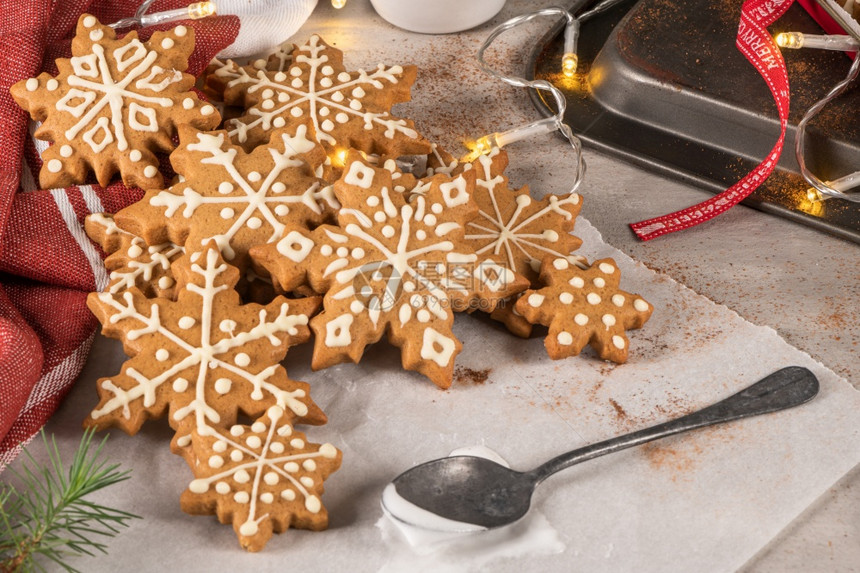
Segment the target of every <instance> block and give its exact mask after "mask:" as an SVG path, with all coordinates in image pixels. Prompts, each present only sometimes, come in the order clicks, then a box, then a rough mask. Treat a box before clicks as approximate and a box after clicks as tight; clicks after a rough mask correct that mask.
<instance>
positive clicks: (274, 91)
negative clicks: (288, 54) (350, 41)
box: [209, 36, 430, 157]
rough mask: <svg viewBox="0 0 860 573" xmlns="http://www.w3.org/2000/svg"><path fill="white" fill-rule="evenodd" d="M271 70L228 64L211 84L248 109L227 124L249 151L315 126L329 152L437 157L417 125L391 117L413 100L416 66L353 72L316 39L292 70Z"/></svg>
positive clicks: (298, 51) (300, 51) (256, 65)
mask: <svg viewBox="0 0 860 573" xmlns="http://www.w3.org/2000/svg"><path fill="white" fill-rule="evenodd" d="M269 67H274V66H263V62H262V61H260V62H255V63H254V64H252V65H250V66H238V65H236V64H235V63H234V62H232V61H229V60H228V61H227V62H226V63H224V64H223V65H221V66H220V67H216V68H215V70H214V71H213V72H212V73H211V74H210V76H209V77H210V78H212V80H210V82H209V83H210V84H212V83H213V82H214V83H216V84H221V85H223V86H224V88H223V93H224V100H225V102H226V103H228V104H231V105H243V106H244V107H245V108H246V110H247V113H246V115H244V116H242V117H240V118H237V119H235V120H231V121H229V122H227V124H226V127H227V128H228V129H229V133H230V136H231V137H232V138H233V139H234V141H236V142H238V143H240V144H242V145H243V146H245V147H246V148H250V147H253V146H255V145H259V144H260V143H264V142H265V141H266V140H267V139H268V132H269V131H270V130H272V129H279V128H282V127H284V126H289V125H293V124H294V123H296V122H307V121H310V122H311V125H312V127H313V133H314V134H315V137H316V139H317V141H319V142H320V143H321V144H323V146H325V148H326V151H327V152H328V153H329V154H331V153H332V152H333V151H334V150H335V149H336V148H341V149H348V148H355V149H359V150H361V151H364V152H366V153H377V154H379V155H383V156H392V157H397V156H400V155H410V154H426V153H429V152H430V144H429V142H427V141H426V140H425V139H424V138H423V137H421V136H420V135H419V134H418V132H417V131H415V129H414V128H413V125H412V122H411V121H409V120H405V119H400V118H396V117H393V116H392V115H391V114H390V113H389V112H390V109H391V106H392V105H394V104H395V103H399V102H404V101H408V100H409V91H410V87H411V85H412V83H413V82H414V81H415V76H416V74H417V70H416V68H415V67H414V66H405V67H401V66H392V67H385V66H384V65H382V64H379V65H378V66H377V67H376V69H375V70H373V71H370V72H367V71H364V70H359V71H357V72H348V71H346V68H345V67H344V65H343V53H342V52H341V51H340V50H337V49H335V48H332V47H331V46H329V45H327V44H326V43H325V42H324V41H323V40H321V39H320V38H319V36H311V38H310V40H309V41H308V42H307V43H306V44H304V45H302V46H299V47H298V48H296V49H295V51H294V52H293V58H292V64H291V65H290V66H289V67H288V68H287V69H286V70H278V71H275V70H271V69H268V68H269ZM217 89H218V88H216V90H217Z"/></svg>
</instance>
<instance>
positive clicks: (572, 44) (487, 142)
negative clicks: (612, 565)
mask: <svg viewBox="0 0 860 573" xmlns="http://www.w3.org/2000/svg"><path fill="white" fill-rule="evenodd" d="M622 1H624V0H602V1H600V2H598V3H597V4H595V5H594V6H593V7H591V8H590V9H588V10H586V11H584V12H582V13H580V14H574V13H572V12H571V11H569V10H565V9H564V8H556V7H551V8H544V9H541V10H537V11H535V12H530V13H528V14H523V15H521V16H517V17H515V18H511V19H510V20H507V21H505V22H502V23H501V24H499V25H498V26H496V27H495V28H494V29H493V30H492V31H491V32H490V34H489V35H488V36H487V38H486V40H484V42H483V43H482V44H481V47H480V48H479V49H478V52H477V54H476V59H477V61H478V65H479V66H480V68H481V69H482V70H483V71H484V72H486V73H487V74H489V75H490V76H492V77H494V78H496V79H498V80H500V81H502V82H504V83H506V84H508V85H510V86H513V87H521V88H528V89H535V90H538V91H544V92H548V93H549V95H550V96H552V99H553V100H554V101H555V109H556V113H555V114H554V115H551V116H549V117H545V118H542V119H539V120H537V121H533V122H530V123H527V124H525V125H521V126H518V127H514V128H511V129H508V130H505V131H501V132H493V133H489V134H487V135H484V136H481V137H479V138H477V139H475V140H474V141H471V142H467V144H466V146H467V147H468V148H469V149H470V152H469V153H468V154H467V155H465V156H464V157H462V158H461V161H473V160H474V159H476V158H477V157H478V156H480V155H482V154H486V153H489V152H490V151H491V150H492V149H493V148H501V147H504V146H506V145H509V144H511V143H514V142H516V141H520V140H522V139H527V138H531V137H534V136H536V135H543V134H548V133H552V132H554V131H559V132H560V133H561V134H562V135H563V136H564V137H565V139H567V141H568V142H569V143H570V145H571V147H572V148H573V151H574V154H575V157H576V165H577V169H576V175H575V178H574V182H573V185H572V190H576V189H577V188H578V187H579V185H580V184H581V182H582V180H583V178H584V176H585V160H584V159H583V155H582V142H581V141H580V139H579V138H578V137H577V136H576V135H575V134H574V133H573V130H572V129H571V128H570V126H568V125H567V124H566V123H564V113H565V110H566V106H567V101H566V98H565V97H564V94H563V93H562V92H561V90H559V89H558V88H557V87H556V86H554V85H553V84H552V83H551V82H548V81H546V80H527V79H525V78H522V77H519V76H514V75H510V74H504V73H501V72H499V71H497V70H495V69H493V68H492V67H490V66H489V65H488V64H487V62H486V61H485V59H484V54H485V52H486V51H487V50H488V49H489V48H490V47H491V46H492V44H493V42H494V41H495V40H496V39H497V38H498V37H499V36H501V35H502V34H504V33H505V32H507V31H509V30H512V29H513V28H516V27H518V26H522V25H524V24H527V23H528V22H531V21H532V20H534V19H536V18H542V17H547V16H554V17H561V19H562V22H563V25H564V43H563V55H562V59H561V72H562V74H563V75H564V76H565V77H568V78H571V77H573V76H574V75H575V74H576V70H577V67H578V65H579V57H578V55H577V44H578V40H579V31H580V26H581V24H582V23H583V22H585V21H587V20H589V19H590V18H593V17H594V16H597V15H598V14H601V13H603V12H605V11H606V10H608V9H610V8H612V7H613V6H615V5H616V4H619V3H620V2H622ZM153 2H154V0H145V1H144V2H143V3H142V4H141V6H140V8H138V10H137V12H136V13H135V15H134V16H133V17H131V18H124V19H122V20H120V21H118V22H114V23H113V24H111V26H112V27H114V28H128V27H131V26H150V25H152V24H159V23H164V22H172V21H176V20H182V19H185V18H192V19H199V18H205V17H206V16H210V15H212V14H215V12H216V4H215V2H195V3H193V4H190V5H189V6H188V7H187V8H179V9H175V10H168V11H165V12H156V13H153V14H147V11H148V10H149V8H150V7H151V5H152V3H153ZM346 2H347V0H331V3H332V6H333V7H334V8H337V9H340V8H343V7H344V6H345V5H346ZM774 40H775V42H776V44H777V45H778V46H779V47H780V48H786V49H802V48H813V49H823V50H837V51H842V52H857V51H858V50H860V41H858V40H857V39H856V38H854V37H853V36H850V35H816V34H804V33H801V32H782V33H780V34H777V35H776V37H775V38H774ZM858 74H860V57H856V58H854V62H853V63H852V65H851V67H850V69H849V71H848V74H847V75H846V77H845V79H844V80H842V81H841V82H839V83H838V84H836V85H835V86H833V88H831V89H830V91H828V92H827V94H826V95H825V96H824V97H823V98H821V99H820V100H819V101H817V102H816V103H815V104H814V105H813V106H812V107H810V108H809V109H808V110H807V111H806V113H805V114H804V116H803V118H802V119H801V121H800V123H799V124H798V128H797V136H796V139H795V156H796V159H797V163H798V166H799V167H800V172H801V175H802V176H803V178H804V180H805V181H806V182H807V183H808V184H809V185H810V186H811V187H810V188H809V189H808V190H807V197H808V199H809V200H810V201H823V200H825V199H828V198H834V197H838V198H840V199H845V200H847V201H852V202H860V194H852V193H851V191H852V190H853V189H854V188H856V187H858V186H860V171H856V172H854V173H850V174H848V175H846V176H844V177H840V178H838V179H835V180H832V181H822V180H821V179H819V178H818V177H817V176H816V175H815V174H814V173H812V171H811V170H810V169H809V168H808V166H807V164H806V160H805V157H806V146H807V143H806V139H807V138H806V128H807V126H808V125H809V123H810V122H811V121H812V119H814V118H815V116H816V115H817V114H818V113H819V112H820V111H821V110H822V109H823V108H824V107H825V106H826V105H827V104H828V103H830V102H831V101H832V100H833V99H835V98H836V97H838V96H839V95H840V94H842V93H843V92H844V91H845V90H846V89H847V88H848V86H849V85H851V84H852V83H853V82H854V80H855V79H856V78H857V76H858Z"/></svg>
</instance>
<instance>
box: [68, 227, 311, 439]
mask: <svg viewBox="0 0 860 573" xmlns="http://www.w3.org/2000/svg"><path fill="white" fill-rule="evenodd" d="M174 272H175V273H176V276H177V280H178V283H179V285H178V286H179V290H178V295H177V301H176V302H172V301H169V300H165V299H147V298H145V297H144V296H143V295H142V293H141V292H140V291H139V290H137V289H135V288H132V289H130V290H127V291H123V292H121V293H116V294H112V293H110V292H105V293H92V294H90V296H89V298H88V301H87V302H88V305H89V307H90V309H91V310H92V311H93V313H94V314H95V315H96V316H97V317H98V318H99V320H100V322H101V323H102V325H103V332H104V334H105V335H106V336H113V337H117V338H122V340H123V345H124V348H125V350H126V353H127V354H129V356H131V358H130V359H129V360H128V361H126V362H125V364H124V365H123V367H122V371H121V373H120V374H119V375H117V376H113V377H110V378H103V379H101V380H99V382H98V392H99V397H100V401H99V404H98V406H97V407H96V408H95V409H94V410H93V411H92V413H91V414H90V416H89V417H88V418H87V420H86V422H85V425H87V426H98V427H105V426H110V425H116V426H118V427H120V428H121V429H123V430H124V431H126V432H128V433H130V434H134V433H136V432H137V430H138V429H139V428H140V426H141V425H142V424H143V422H144V421H145V419H146V418H148V417H159V416H160V415H161V414H162V413H163V412H164V410H165V409H168V408H169V422H170V425H171V427H172V428H173V429H174V430H176V437H175V438H174V446H175V448H176V449H182V448H185V447H187V446H188V445H189V444H190V439H191V432H192V430H195V429H196V430H198V431H201V429H202V428H204V427H220V428H228V427H230V426H231V425H233V424H235V423H236V416H237V412H238V411H239V410H241V411H242V412H244V413H245V414H247V415H249V416H252V417H253V416H259V415H261V414H262V413H263V412H265V411H266V409H267V408H268V407H270V406H279V407H281V408H283V409H284V410H285V411H287V412H288V413H289V415H290V417H291V418H295V419H300V420H302V421H305V422H307V423H323V422H324V421H325V416H324V415H323V414H322V412H321V411H320V410H319V408H318V407H317V406H316V405H315V404H314V403H313V401H311V399H310V397H309V392H308V386H307V384H305V383H302V382H294V381H292V380H290V379H289V378H287V373H286V371H285V370H284V368H283V367H282V366H281V365H280V364H279V361H280V360H281V359H283V357H284V355H285V354H286V351H287V347H288V346H289V345H293V344H297V343H300V342H304V341H306V340H307V339H308V338H309V336H310V333H309V331H308V328H307V323H308V316H309V315H310V314H312V313H313V312H314V311H315V310H316V308H317V306H318V305H319V299H318V298H316V299H315V298H307V299H298V300H289V301H288V300H287V299H284V298H283V297H278V298H277V299H276V300H275V301H274V302H272V303H271V304H269V305H267V306H261V305H257V304H247V305H244V306H240V305H239V296H238V294H237V293H236V291H235V290H233V286H235V284H236V282H237V281H238V275H239V273H238V271H237V270H236V268H235V267H232V266H230V265H227V264H226V263H224V261H223V259H222V258H221V257H220V255H219V253H218V250H217V249H216V248H215V246H214V244H213V245H210V246H209V247H208V248H207V249H206V251H204V252H200V253H194V254H191V255H186V256H185V257H183V259H182V260H180V261H178V262H177V263H175V264H174ZM153 358H154V359H155V360H152V359H153Z"/></svg>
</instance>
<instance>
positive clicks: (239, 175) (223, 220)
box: [116, 125, 339, 268]
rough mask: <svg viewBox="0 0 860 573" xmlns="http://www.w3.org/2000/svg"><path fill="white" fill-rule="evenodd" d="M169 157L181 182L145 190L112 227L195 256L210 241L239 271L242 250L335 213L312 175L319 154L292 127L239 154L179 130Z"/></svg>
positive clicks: (329, 194) (223, 143) (212, 136)
mask: <svg viewBox="0 0 860 573" xmlns="http://www.w3.org/2000/svg"><path fill="white" fill-rule="evenodd" d="M180 136H181V144H180V147H179V148H178V149H177V150H176V151H175V152H174V153H173V154H172V155H171V161H172V162H173V164H174V166H175V168H176V170H177V171H178V172H179V173H181V174H183V175H184V176H185V177H186V179H185V180H184V181H182V182H180V183H178V184H176V185H174V186H172V187H170V188H169V189H167V190H164V191H150V192H149V193H147V195H146V196H145V197H144V198H143V199H142V200H141V201H140V202H138V203H136V204H134V205H131V206H130V207H127V208H125V209H123V210H122V211H120V212H119V213H117V214H116V220H117V223H118V224H119V225H120V227H122V228H125V229H129V230H131V231H133V232H136V234H139V235H140V236H142V237H143V238H144V239H145V240H146V241H147V242H148V243H150V244H156V243H160V242H164V241H166V240H171V241H173V242H175V243H178V244H184V245H185V247H186V249H188V250H189V252H191V251H199V250H200V249H202V248H203V246H204V245H206V244H207V243H208V242H209V241H211V240H214V241H215V242H216V243H217V244H218V247H219V248H220V249H221V252H222V254H223V255H224V257H225V259H226V260H228V261H230V263H231V264H234V265H236V266H239V267H241V268H245V266H246V264H245V263H246V262H247V253H248V249H250V247H251V246H253V245H257V244H264V243H267V242H274V241H277V240H279V239H280V238H281V237H282V236H283V235H284V234H285V233H287V232H288V229H290V228H292V227H293V226H307V225H316V224H319V223H322V222H323V221H324V220H326V219H327V218H329V217H331V213H332V212H333V211H334V210H335V209H337V208H338V207H339V204H338V202H337V200H336V199H335V197H334V194H333V191H332V189H331V187H330V186H327V185H326V184H325V183H324V182H323V181H322V180H320V179H317V178H316V177H315V175H314V169H315V168H316V167H317V166H319V165H320V164H321V163H322V162H323V161H324V159H325V154H324V152H323V151H322V148H321V147H320V146H319V145H318V144H317V143H315V142H313V141H311V140H309V139H308V138H307V127H306V126H305V125H299V126H297V127H296V128H295V129H294V131H293V132H292V134H290V133H288V132H287V131H286V130H283V131H279V132H277V133H274V134H273V135H272V141H271V144H270V145H269V146H265V147H259V148H257V149H255V150H254V151H253V152H251V153H245V152H244V151H243V150H242V149H241V148H240V147H237V146H234V145H231V144H230V143H229V138H228V137H227V135H226V133H225V132H223V131H218V132H212V133H201V132H198V131H196V130H192V129H189V130H181V132H180Z"/></svg>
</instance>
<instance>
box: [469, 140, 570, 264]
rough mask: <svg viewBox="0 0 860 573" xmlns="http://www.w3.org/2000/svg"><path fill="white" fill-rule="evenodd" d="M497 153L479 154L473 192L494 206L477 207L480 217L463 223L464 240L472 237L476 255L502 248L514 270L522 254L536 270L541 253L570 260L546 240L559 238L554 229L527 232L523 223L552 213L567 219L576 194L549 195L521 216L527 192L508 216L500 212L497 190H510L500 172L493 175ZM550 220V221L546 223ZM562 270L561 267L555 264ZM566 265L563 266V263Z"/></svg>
mask: <svg viewBox="0 0 860 573" xmlns="http://www.w3.org/2000/svg"><path fill="white" fill-rule="evenodd" d="M497 154H498V151H497V150H493V152H491V153H490V154H489V155H482V156H481V157H479V158H478V164H479V167H478V168H477V178H476V183H477V186H478V190H476V192H475V194H476V195H478V194H486V195H487V196H488V198H489V202H490V204H491V205H492V206H493V209H492V211H491V212H487V211H485V210H484V209H481V210H480V211H479V218H477V219H476V220H474V221H471V222H469V223H467V224H466V227H467V228H468V231H469V233H468V234H467V235H466V240H467V241H474V242H475V243H476V244H477V245H478V246H477V247H476V251H477V253H478V254H479V255H483V254H489V253H492V254H495V255H499V254H501V253H502V250H503V249H504V254H505V258H506V259H507V267H508V268H509V269H512V270H516V269H517V268H518V267H517V260H518V259H523V258H524V257H525V258H526V259H527V260H529V262H530V264H531V268H532V270H534V271H535V272H537V271H538V269H539V267H540V259H541V258H543V256H544V254H550V255H553V256H554V257H556V259H555V260H554V261H553V264H554V265H561V264H563V263H562V262H560V261H563V262H564V263H567V262H571V261H570V259H571V255H570V253H567V252H561V251H559V250H558V249H557V248H554V247H552V246H550V245H547V244H546V243H556V242H558V240H559V234H558V232H557V231H555V230H554V229H544V230H543V231H542V232H540V233H529V232H526V231H525V229H524V228H525V227H526V226H528V225H530V224H532V223H534V222H535V221H538V220H543V219H545V218H548V217H550V216H553V215H557V216H561V217H563V218H564V219H566V220H570V219H571V218H572V217H573V215H572V214H571V213H570V212H569V211H567V210H566V209H565V207H567V206H570V205H577V204H579V195H577V194H576V193H572V194H571V195H570V196H568V197H566V198H564V199H561V200H560V199H558V197H556V196H554V195H551V196H550V200H549V204H548V205H546V206H545V207H543V208H541V209H540V210H538V211H536V212H534V213H532V214H531V215H529V216H527V217H524V216H523V210H524V209H525V208H526V207H528V206H529V205H531V203H532V199H531V197H529V196H528V195H525V194H521V195H518V196H517V198H516V205H517V206H516V209H515V210H514V212H513V213H511V214H510V216H509V217H507V220H505V219H506V216H504V215H503V214H502V210H501V208H500V206H499V198H498V197H497V193H499V194H502V195H504V194H505V193H509V191H507V190H506V189H504V181H505V179H504V177H502V176H501V175H496V176H495V177H493V176H492V171H491V168H492V164H493V157H495V155H497ZM547 224H549V223H547ZM574 259H575V260H577V264H580V261H579V260H578V259H579V258H578V257H574ZM556 268H559V269H560V270H561V268H560V267H556ZM565 268H566V267H565Z"/></svg>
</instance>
